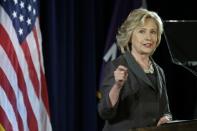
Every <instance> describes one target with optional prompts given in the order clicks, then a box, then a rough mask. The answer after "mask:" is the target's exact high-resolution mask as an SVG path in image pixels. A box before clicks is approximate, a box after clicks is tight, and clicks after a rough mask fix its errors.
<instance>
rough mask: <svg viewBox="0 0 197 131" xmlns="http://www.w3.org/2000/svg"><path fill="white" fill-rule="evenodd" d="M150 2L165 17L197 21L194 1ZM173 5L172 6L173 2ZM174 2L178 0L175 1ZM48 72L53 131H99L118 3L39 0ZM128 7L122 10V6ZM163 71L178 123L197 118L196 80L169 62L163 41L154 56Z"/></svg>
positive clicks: (105, 0)
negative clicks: (100, 94)
mask: <svg viewBox="0 0 197 131" xmlns="http://www.w3.org/2000/svg"><path fill="white" fill-rule="evenodd" d="M120 1H121V0H120ZM171 2H172V1H168V0H162V1H158V0H148V1H147V4H148V8H149V9H152V10H155V11H157V12H158V13H159V15H161V16H162V18H163V19H197V13H194V12H196V7H195V6H194V5H195V4H193V2H190V0H187V3H186V2H182V4H183V5H184V6H180V5H181V4H180V3H178V2H180V1H179V0H177V4H174V5H173V4H172V3H171ZM169 3H170V4H169ZM175 3H176V2H175ZM40 4H41V6H40V12H41V14H40V22H41V31H42V37H43V52H44V63H45V72H46V77H47V84H48V94H49V102H50V103H49V104H50V112H51V121H52V126H53V130H54V131H97V130H100V129H101V128H102V126H103V125H102V124H103V123H102V122H103V121H102V120H101V119H100V118H99V117H97V98H96V90H97V89H98V85H99V83H98V81H99V74H100V68H101V63H102V57H103V52H104V49H105V43H106V40H107V32H108V30H109V28H110V23H111V19H112V14H113V13H112V12H113V10H114V8H115V2H114V0H47V1H42V0H41V1H40ZM122 8H124V7H122ZM154 57H155V60H156V61H158V64H160V65H161V66H162V67H163V68H164V70H165V72H166V77H167V84H168V93H169V100H170V106H171V109H172V113H173V114H174V117H175V118H176V119H193V118H195V117H196V115H195V114H196V111H195V108H196V92H197V82H196V77H194V76H193V75H192V74H190V73H189V72H188V71H186V70H185V69H183V68H182V67H179V66H177V65H174V64H172V63H171V60H170V56H169V53H168V49H167V46H166V43H165V41H164V40H163V42H162V44H161V46H160V47H159V48H158V50H157V52H156V53H155V55H154Z"/></svg>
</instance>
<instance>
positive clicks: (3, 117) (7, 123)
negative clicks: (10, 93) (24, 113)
mask: <svg viewBox="0 0 197 131" xmlns="http://www.w3.org/2000/svg"><path fill="white" fill-rule="evenodd" d="M0 116H1V117H0V122H1V124H2V126H3V128H4V129H5V130H6V131H13V129H12V125H11V123H10V121H9V120H8V118H7V116H6V114H5V112H4V110H3V109H2V107H1V106H0Z"/></svg>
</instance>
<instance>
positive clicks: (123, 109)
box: [99, 52, 171, 131]
mask: <svg viewBox="0 0 197 131" xmlns="http://www.w3.org/2000/svg"><path fill="white" fill-rule="evenodd" d="M152 62H153V66H154V69H155V73H156V82H157V83H156V85H155V84H153V83H152V82H151V81H150V79H149V78H148V77H147V75H146V74H145V73H144V71H143V70H142V68H141V67H140V66H139V65H138V64H137V62H136V61H135V59H134V58H133V56H132V55H131V53H128V52H126V53H125V54H123V55H121V56H120V57H118V58H117V59H116V60H114V61H112V62H110V63H108V64H107V66H106V68H105V73H104V79H103V81H102V84H101V92H102V99H101V101H100V103H99V115H100V116H101V118H103V119H104V120H106V122H105V126H104V129H103V131H126V130H128V129H131V128H139V127H147V126H155V125H156V124H157V122H158V120H159V118H160V117H162V116H164V115H166V114H168V115H171V113H170V110H169V104H168V97H167V91H166V82H165V76H164V73H163V70H162V69H161V67H159V66H158V65H157V64H156V63H155V62H154V61H153V60H152ZM119 65H124V66H125V67H127V68H128V70H129V71H128V74H129V75H128V79H127V81H126V83H125V85H124V87H123V88H122V90H121V93H120V97H119V100H118V102H117V104H116V105H115V107H114V108H111V107H110V101H109V91H110V89H111V87H112V86H113V84H114V82H115V80H114V74H113V73H114V70H115V69H116V68H117V67H118V66H119Z"/></svg>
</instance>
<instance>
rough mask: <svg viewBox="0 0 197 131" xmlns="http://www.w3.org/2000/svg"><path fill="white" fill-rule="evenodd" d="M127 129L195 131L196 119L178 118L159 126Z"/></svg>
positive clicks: (196, 128)
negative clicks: (178, 119)
mask: <svg viewBox="0 0 197 131" xmlns="http://www.w3.org/2000/svg"><path fill="white" fill-rule="evenodd" d="M129 131H197V120H180V121H172V122H170V123H167V124H164V125H161V126H159V127H145V128H136V129H129Z"/></svg>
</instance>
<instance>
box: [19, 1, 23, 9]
mask: <svg viewBox="0 0 197 131" xmlns="http://www.w3.org/2000/svg"><path fill="white" fill-rule="evenodd" d="M20 7H21V9H23V8H24V2H23V1H21V2H20Z"/></svg>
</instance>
